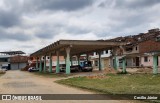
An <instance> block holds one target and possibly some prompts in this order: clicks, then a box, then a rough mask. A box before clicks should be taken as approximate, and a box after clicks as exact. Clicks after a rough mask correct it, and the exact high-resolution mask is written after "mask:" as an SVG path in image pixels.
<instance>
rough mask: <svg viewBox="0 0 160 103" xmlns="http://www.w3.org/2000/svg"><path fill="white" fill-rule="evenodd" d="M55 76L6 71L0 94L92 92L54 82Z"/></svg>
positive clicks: (0, 80)
mask: <svg viewBox="0 0 160 103" xmlns="http://www.w3.org/2000/svg"><path fill="white" fill-rule="evenodd" d="M55 80H57V79H56V78H46V77H42V76H38V75H34V74H32V73H29V72H22V71H7V73H6V74H5V75H3V76H1V77H0V94H93V92H89V91H85V90H82V89H77V88H72V87H68V86H64V85H60V84H57V83H54V82H53V81H55ZM54 102H55V103H133V102H135V101H115V100H114V101H113V100H109V101H104V100H99V101H98V100H96V101H95V100H94V101H91V100H79V101H77V100H67V101H64V100H63V101H62V100H56V101H0V103H54Z"/></svg>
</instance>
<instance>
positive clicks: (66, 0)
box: [26, 0, 94, 11]
mask: <svg viewBox="0 0 160 103" xmlns="http://www.w3.org/2000/svg"><path fill="white" fill-rule="evenodd" d="M26 2H27V5H26V6H27V7H28V6H29V7H31V9H34V10H54V11H55V10H62V11H75V10H79V9H83V8H85V7H87V6H89V5H91V4H92V3H93V2H94V0H29V2H28V0H27V1H26ZM35 4H36V5H35Z"/></svg>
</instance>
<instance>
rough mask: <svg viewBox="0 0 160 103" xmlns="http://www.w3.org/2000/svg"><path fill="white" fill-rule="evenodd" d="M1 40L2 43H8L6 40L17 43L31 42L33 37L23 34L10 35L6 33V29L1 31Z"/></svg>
mask: <svg viewBox="0 0 160 103" xmlns="http://www.w3.org/2000/svg"><path fill="white" fill-rule="evenodd" d="M0 36H1V37H0V40H1V41H6V40H15V41H20V42H23V41H29V40H31V36H28V35H26V34H23V33H11V32H10V33H9V32H6V31H5V30H4V29H0Z"/></svg>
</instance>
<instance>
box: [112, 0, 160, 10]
mask: <svg viewBox="0 0 160 103" xmlns="http://www.w3.org/2000/svg"><path fill="white" fill-rule="evenodd" d="M158 3H160V1H159V0H130V1H129V0H123V1H121V0H116V5H115V6H116V7H121V8H127V9H129V8H131V9H142V8H146V7H151V6H154V5H156V4H158Z"/></svg>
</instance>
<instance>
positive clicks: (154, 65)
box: [153, 55, 158, 74]
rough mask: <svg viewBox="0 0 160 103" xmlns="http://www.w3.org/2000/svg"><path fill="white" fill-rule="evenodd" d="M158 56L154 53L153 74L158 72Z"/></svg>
mask: <svg viewBox="0 0 160 103" xmlns="http://www.w3.org/2000/svg"><path fill="white" fill-rule="evenodd" d="M157 62H158V56H157V55H153V74H158V64H157Z"/></svg>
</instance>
